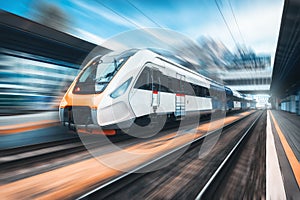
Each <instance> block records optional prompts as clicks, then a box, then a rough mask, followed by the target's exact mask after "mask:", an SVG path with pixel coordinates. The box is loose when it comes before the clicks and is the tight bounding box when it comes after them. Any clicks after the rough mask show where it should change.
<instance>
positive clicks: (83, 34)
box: [74, 28, 128, 50]
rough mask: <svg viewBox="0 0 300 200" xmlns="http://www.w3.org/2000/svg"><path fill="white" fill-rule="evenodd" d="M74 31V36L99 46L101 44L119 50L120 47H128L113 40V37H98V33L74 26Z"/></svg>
mask: <svg viewBox="0 0 300 200" xmlns="http://www.w3.org/2000/svg"><path fill="white" fill-rule="evenodd" d="M74 31H75V32H76V34H75V35H76V36H77V37H79V38H81V39H83V40H86V41H88V42H91V43H93V44H97V45H100V46H103V47H105V48H108V49H111V50H121V49H128V47H127V46H126V45H124V44H121V43H119V42H117V41H114V39H113V38H111V39H104V38H102V37H99V36H98V35H95V34H93V33H90V32H88V31H85V30H83V29H79V28H75V29H74Z"/></svg>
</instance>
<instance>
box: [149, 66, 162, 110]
mask: <svg viewBox="0 0 300 200" xmlns="http://www.w3.org/2000/svg"><path fill="white" fill-rule="evenodd" d="M161 75H162V73H161V71H159V69H157V68H151V85H152V108H153V111H154V112H156V110H157V108H158V107H159V105H160V91H161V88H160V87H161Z"/></svg>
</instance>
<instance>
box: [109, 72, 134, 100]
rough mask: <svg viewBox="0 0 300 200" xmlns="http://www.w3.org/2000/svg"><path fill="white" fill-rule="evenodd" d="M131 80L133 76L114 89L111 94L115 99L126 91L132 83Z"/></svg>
mask: <svg viewBox="0 0 300 200" xmlns="http://www.w3.org/2000/svg"><path fill="white" fill-rule="evenodd" d="M131 80H132V77H131V78H130V79H128V80H127V81H125V82H124V83H123V84H122V85H120V86H119V87H118V88H117V89H116V90H115V91H113V92H112V93H111V94H110V97H111V98H114V99H115V98H117V97H119V96H121V95H123V94H124V93H125V92H126V90H127V88H128V86H129V84H130V83H131Z"/></svg>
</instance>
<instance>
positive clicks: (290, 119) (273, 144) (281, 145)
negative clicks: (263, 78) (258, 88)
mask: <svg viewBox="0 0 300 200" xmlns="http://www.w3.org/2000/svg"><path fill="white" fill-rule="evenodd" d="M299 133H300V116H298V115H296V114H293V113H289V112H284V111H279V110H269V111H268V119H267V162H266V166H267V167H266V168H267V171H266V175H267V177H266V178H267V191H266V193H267V198H269V199H278V198H279V199H297V198H299V196H300V189H299V188H300V162H299V161H300V134H299Z"/></svg>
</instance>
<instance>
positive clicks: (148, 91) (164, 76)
mask: <svg viewBox="0 0 300 200" xmlns="http://www.w3.org/2000/svg"><path fill="white" fill-rule="evenodd" d="M112 58H113V59H112ZM106 59H107V60H113V62H111V65H112V64H114V67H113V68H115V69H114V70H113V71H112V72H110V73H106V72H105V73H104V72H103V71H102V72H101V65H103V66H104V67H103V69H105V70H106V69H107V70H109V69H110V68H111V66H110V65H109V64H107V63H106V62H105V60H106ZM89 68H90V69H89ZM88 70H90V71H92V70H95V71H96V72H94V71H93V73H94V75H93V74H92V73H90V74H89V71H88ZM101 73H104V74H105V75H103V76H101ZM98 74H100V75H99V76H98ZM91 75H93V76H91ZM90 76H91V78H90ZM89 78H90V80H89V81H88V79H89ZM92 80H93V81H94V82H93V81H92ZM212 84H213V85H214V88H218V91H222V90H223V91H224V86H222V85H220V84H217V83H215V82H212V81H211V80H210V79H207V78H205V77H204V76H202V75H200V74H198V73H196V72H194V71H192V70H190V69H188V68H186V67H184V66H182V65H179V64H177V63H175V62H173V61H172V60H170V59H168V58H165V57H163V56H161V55H160V54H157V53H154V52H153V51H151V50H147V49H144V50H131V51H127V52H125V53H121V54H116V53H110V54H107V55H105V56H103V57H96V58H95V59H93V60H92V61H91V62H90V63H89V64H88V65H87V66H86V67H85V68H84V69H83V70H82V72H81V73H80V74H79V75H78V76H77V78H76V79H75V80H74V82H73V83H72V85H71V86H70V88H69V90H68V91H67V92H66V94H65V96H64V98H63V100H62V102H61V105H60V120H61V122H62V123H63V124H64V125H69V126H70V125H76V126H85V127H88V126H93V127H97V126H98V127H99V126H100V127H102V128H104V129H106V128H107V129H117V128H129V127H130V126H131V125H132V123H133V122H134V121H135V120H136V119H138V118H142V117H147V116H149V115H153V114H154V115H166V116H168V117H170V116H173V117H175V118H182V117H184V116H186V115H191V114H193V113H197V114H199V112H200V114H204V113H211V112H213V111H215V110H217V109H223V110H224V109H226V108H225V107H226V99H222V100H217V101H214V100H213V98H212V97H211V96H210V92H211V90H212V88H211V85H212ZM224 96H225V93H224ZM216 102H219V103H216ZM234 104H235V106H234V108H241V103H240V102H236V101H235V102H234ZM214 105H215V106H214ZM223 105H224V106H223ZM76 109H78V111H77V114H76V113H74V112H76ZM70 115H72V116H70ZM76 118H78V119H76Z"/></svg>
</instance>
